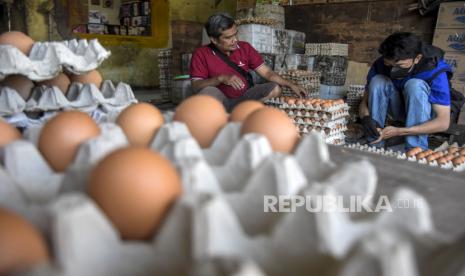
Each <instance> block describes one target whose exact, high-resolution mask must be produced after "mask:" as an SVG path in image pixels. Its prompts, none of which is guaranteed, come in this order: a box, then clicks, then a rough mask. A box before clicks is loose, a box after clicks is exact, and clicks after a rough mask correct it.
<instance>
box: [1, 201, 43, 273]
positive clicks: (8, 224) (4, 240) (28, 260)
mask: <svg viewBox="0 0 465 276" xmlns="http://www.w3.org/2000/svg"><path fill="white" fill-rule="evenodd" d="M48 259H49V253H48V249H47V245H46V243H45V239H44V237H43V236H42V235H41V234H40V233H39V231H38V230H37V229H36V228H35V227H34V226H33V225H32V224H30V223H29V222H28V221H26V220H25V219H23V218H22V217H20V216H18V215H16V214H15V213H13V212H11V211H9V210H6V209H3V208H0V275H12V274H14V273H21V272H22V273H24V272H26V271H27V270H30V269H32V268H33V267H35V266H37V265H40V264H43V263H46V262H47V261H48ZM15 275H16V274H15Z"/></svg>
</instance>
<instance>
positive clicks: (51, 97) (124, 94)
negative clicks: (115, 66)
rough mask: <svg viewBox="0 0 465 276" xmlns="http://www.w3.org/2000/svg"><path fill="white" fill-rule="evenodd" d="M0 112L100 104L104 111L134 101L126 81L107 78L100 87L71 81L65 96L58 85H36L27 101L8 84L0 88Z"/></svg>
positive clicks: (85, 106) (6, 114)
mask: <svg viewBox="0 0 465 276" xmlns="http://www.w3.org/2000/svg"><path fill="white" fill-rule="evenodd" d="M0 91H1V93H0V115H2V116H12V115H15V114H16V113H19V112H23V111H26V112H37V111H51V110H52V111H55V110H62V109H82V110H84V111H88V110H93V109H96V108H97V107H98V106H101V107H102V108H103V109H104V110H109V109H112V107H120V108H125V107H127V106H128V105H130V104H132V103H136V102H137V100H136V98H135V96H134V93H133V91H132V89H131V87H130V86H129V85H127V84H125V83H122V82H120V83H118V85H117V86H116V87H115V86H114V84H113V82H111V81H110V80H106V81H104V82H103V83H102V86H101V90H99V89H98V88H97V87H96V86H95V85H94V84H81V83H72V84H71V85H70V87H69V89H68V91H67V92H66V95H65V94H64V93H63V92H62V91H61V90H60V89H59V88H58V87H46V86H37V87H35V88H33V91H32V93H31V95H30V97H29V99H28V100H27V101H25V100H24V99H23V98H22V97H21V96H20V95H19V93H18V92H17V91H16V90H14V89H12V88H10V87H0Z"/></svg>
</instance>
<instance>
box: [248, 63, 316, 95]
mask: <svg viewBox="0 0 465 276" xmlns="http://www.w3.org/2000/svg"><path fill="white" fill-rule="evenodd" d="M255 72H257V74H259V75H260V76H261V77H262V78H264V79H265V80H267V81H272V82H275V83H277V84H279V85H281V86H286V87H289V88H290V89H292V91H293V92H294V93H295V94H296V95H298V96H299V97H300V96H306V95H307V94H308V92H307V91H305V89H303V88H302V87H300V86H298V85H296V84H294V83H292V82H290V81H288V80H286V79H283V78H282V77H281V76H279V75H278V74H276V73H275V72H274V71H273V70H271V68H270V67H268V66H267V65H265V64H262V65H260V66H259V67H258V68H257V69H255Z"/></svg>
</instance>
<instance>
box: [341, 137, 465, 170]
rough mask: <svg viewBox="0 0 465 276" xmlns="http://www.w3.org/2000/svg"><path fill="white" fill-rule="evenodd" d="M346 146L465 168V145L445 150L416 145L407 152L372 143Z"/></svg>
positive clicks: (450, 167) (442, 166)
mask: <svg viewBox="0 0 465 276" xmlns="http://www.w3.org/2000/svg"><path fill="white" fill-rule="evenodd" d="M346 147H348V148H352V149H357V150H361V151H365V152H370V153H375V154H380V155H384V156H390V157H394V158H397V159H403V160H408V161H411V162H418V163H420V164H423V165H429V166H432V167H440V168H442V169H453V170H454V171H464V170H465V145H464V146H462V147H459V146H457V145H452V146H449V147H448V148H447V149H444V150H439V149H438V150H431V149H428V150H423V149H422V148H420V147H415V148H412V149H410V150H409V151H407V152H406V153H402V152H400V151H397V152H395V151H393V150H385V149H384V148H377V147H375V146H370V145H360V144H358V143H357V144H349V145H346Z"/></svg>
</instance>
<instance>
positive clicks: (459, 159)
mask: <svg viewBox="0 0 465 276" xmlns="http://www.w3.org/2000/svg"><path fill="white" fill-rule="evenodd" d="M464 162H465V156H459V157H457V158H454V159H452V164H454V166H460V165H462V164H463V163H464Z"/></svg>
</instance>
